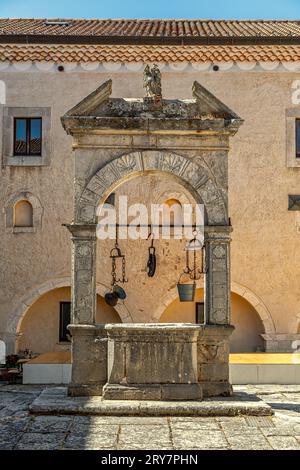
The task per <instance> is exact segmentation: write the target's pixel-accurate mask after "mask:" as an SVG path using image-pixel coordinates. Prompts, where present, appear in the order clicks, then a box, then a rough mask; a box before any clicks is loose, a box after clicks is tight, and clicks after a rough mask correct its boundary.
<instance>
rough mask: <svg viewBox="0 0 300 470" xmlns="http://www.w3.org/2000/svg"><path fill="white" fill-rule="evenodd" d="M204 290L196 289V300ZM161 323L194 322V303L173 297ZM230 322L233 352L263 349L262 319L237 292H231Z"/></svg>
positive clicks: (201, 298)
mask: <svg viewBox="0 0 300 470" xmlns="http://www.w3.org/2000/svg"><path fill="white" fill-rule="evenodd" d="M203 298H204V291H203V289H197V293H196V302H203ZM159 321H160V322H161V323H174V322H178V323H180V322H186V323H195V322H196V303H194V302H187V303H181V302H179V299H175V300H174V301H173V302H172V303H171V304H170V305H169V306H168V307H167V308H166V310H165V311H164V313H163V314H162V316H161V317H160V320H159ZM231 323H232V325H234V327H235V330H234V332H233V334H232V336H231V340H230V350H231V352H234V353H237V352H239V353H242V352H256V351H263V347H264V342H263V339H262V338H261V336H260V335H261V334H262V333H264V327H263V324H262V321H261V319H260V317H259V315H258V313H257V312H256V310H255V308H254V307H252V305H250V304H249V302H247V300H246V299H244V298H243V297H241V296H239V295H238V294H234V293H232V294H231Z"/></svg>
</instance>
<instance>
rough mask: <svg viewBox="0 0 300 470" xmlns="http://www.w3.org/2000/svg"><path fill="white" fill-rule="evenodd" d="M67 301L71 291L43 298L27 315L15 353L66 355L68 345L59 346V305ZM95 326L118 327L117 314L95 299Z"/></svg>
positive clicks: (101, 301)
mask: <svg viewBox="0 0 300 470" xmlns="http://www.w3.org/2000/svg"><path fill="white" fill-rule="evenodd" d="M68 301H70V287H61V288H59V289H54V290H52V291H50V292H47V293H46V294H44V295H42V296H41V297H40V298H39V299H38V300H37V301H36V302H35V303H34V304H33V305H32V306H31V307H30V308H29V310H28V311H27V313H26V315H25V316H24V318H23V320H22V322H21V325H20V329H19V332H20V333H21V336H20V337H19V341H18V350H19V351H20V350H24V349H30V350H31V351H33V352H34V353H45V352H49V351H66V350H69V349H70V344H69V343H60V342H59V303H60V302H68ZM96 322H97V323H121V319H120V317H119V315H118V313H117V312H116V311H115V309H114V308H113V307H110V306H108V305H107V304H106V303H105V302H104V299H103V298H102V297H100V296H99V295H98V296H97V314H96Z"/></svg>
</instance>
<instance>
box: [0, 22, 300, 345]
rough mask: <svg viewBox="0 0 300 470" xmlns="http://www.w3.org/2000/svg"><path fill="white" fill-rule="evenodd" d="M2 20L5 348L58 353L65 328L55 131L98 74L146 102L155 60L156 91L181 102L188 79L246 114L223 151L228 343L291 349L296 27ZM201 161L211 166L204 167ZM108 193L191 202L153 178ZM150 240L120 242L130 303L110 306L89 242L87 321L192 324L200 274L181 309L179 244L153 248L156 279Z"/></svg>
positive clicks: (66, 155) (298, 197)
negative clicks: (90, 305)
mask: <svg viewBox="0 0 300 470" xmlns="http://www.w3.org/2000/svg"><path fill="white" fill-rule="evenodd" d="M0 23H1V28H0V30H1V31H0V41H1V43H0V102H1V105H0V106H1V133H0V135H1V154H2V155H1V185H0V201H1V207H2V212H1V224H0V230H1V270H0V276H1V290H0V296H1V302H0V305H1V312H0V339H1V340H2V341H4V342H5V344H6V349H7V352H10V353H12V352H14V351H16V352H17V351H24V350H27V349H29V350H31V351H33V352H34V353H36V354H38V353H44V352H49V351H65V350H68V349H69V348H70V342H69V337H68V334H67V333H66V328H65V327H66V324H67V320H68V315H69V303H70V299H71V294H70V285H71V281H70V279H71V257H70V249H71V245H70V237H69V233H68V231H67V229H66V228H65V227H64V226H63V224H66V223H70V222H71V221H72V218H73V205H74V190H73V180H74V174H75V170H74V162H75V159H74V152H75V153H76V143H74V141H73V140H72V138H71V137H70V136H69V135H67V134H66V133H65V131H64V129H63V127H62V124H61V117H62V116H63V115H64V114H65V113H66V112H67V111H68V110H69V109H71V108H72V107H73V106H74V105H75V104H76V103H78V102H79V101H80V100H82V99H83V98H85V97H86V96H87V95H89V94H90V93H91V92H92V91H93V90H95V89H96V88H97V87H99V86H100V85H101V84H102V83H104V82H106V81H107V80H109V79H111V80H112V83H113V86H112V96H113V97H126V98H136V97H143V96H144V95H145V90H144V89H143V80H142V74H143V70H144V67H145V65H146V64H153V63H156V64H158V66H159V69H160V71H161V75H162V94H163V97H164V98H166V99H187V98H191V97H192V94H191V90H192V84H193V83H194V82H195V81H197V82H199V83H200V84H201V85H203V86H204V87H205V88H206V89H208V90H209V91H210V92H211V93H213V95H215V96H217V97H218V98H219V99H220V100H221V101H222V102H224V103H226V105H228V106H229V107H230V108H231V109H233V110H234V111H235V112H236V113H237V114H238V115H239V116H240V117H241V118H242V119H243V120H244V123H243V125H242V126H241V128H240V129H239V132H238V133H237V135H236V136H235V137H234V139H233V140H232V142H231V145H230V150H229V159H228V179H229V184H228V191H229V215H230V219H231V225H232V227H233V231H232V234H231V236H232V243H231V314H232V317H231V323H232V324H233V325H234V326H235V331H234V333H233V334H232V337H231V350H232V351H233V352H254V351H264V350H267V351H293V350H295V349H297V347H298V343H297V341H299V340H300V326H299V325H300V306H299V299H300V287H299V283H298V269H299V268H298V266H299V261H300V259H299V258H300V254H299V253H300V251H299V243H300V238H299V237H300V228H299V227H300V214H299V210H300V186H299V171H300V170H299V167H300V158H299V156H300V125H299V123H300V108H299V104H300V92H299V93H298V90H300V26H299V25H298V23H297V22H293V21H286V22H280V21H276V22H267V21H257V22H253V21H249V22H229V21H219V22H208V21H186V22H182V21H179V20H176V21H175V20H174V21H171V20H170V21H169V20H168V21H158V20H153V21H152V20H147V21H146V20H137V21H131V20H124V21H119V20H92V21H88V20H4V19H3V20H0ZM188 93H190V96H188ZM298 119H299V120H298ZM298 132H299V134H298ZM115 139H116V142H115V146H118V147H119V149H120V155H121V154H122V152H123V150H122V149H124V146H125V142H124V141H122V139H121V138H120V137H118V135H117V134H116V137H115ZM150 144H151V143H150ZM150 144H149V145H150ZM126 145H127V144H126ZM153 148H155V142H153ZM101 151H102V152H104V151H103V150H101ZM95 152H97V150H95V148H94V147H93V145H90V150H89V147H88V144H87V145H86V150H85V155H86V158H87V163H86V164H87V167H89V169H90V172H91V173H93V172H95V171H96V170H97V168H96V167H95V166H93V165H95V161H96V160H97V159H96V158H95ZM194 152H195V155H194V158H197V150H194ZM107 154H109V148H108V149H107ZM105 158H106V157H105V152H104V153H103V161H105ZM207 160H208V161H209V158H208V159H207ZM211 164H212V163H211ZM207 170H208V171H212V173H215V171H216V169H215V168H212V167H211V168H209V164H208V168H207ZM220 178H222V175H220ZM121 195H126V196H128V204H134V203H137V202H142V203H144V204H145V205H146V206H148V207H149V206H150V204H152V203H164V202H167V203H169V204H170V203H171V202H172V201H173V202H174V201H175V202H179V203H180V204H181V205H182V204H185V203H189V202H190V203H193V202H195V201H194V199H193V196H192V195H191V194H190V192H188V191H187V190H186V188H184V187H183V186H182V185H181V184H180V183H179V182H176V181H173V180H172V181H170V180H169V179H167V178H166V177H165V176H164V175H155V174H149V175H148V176H147V177H145V176H143V177H139V176H138V177H136V178H134V179H129V180H128V181H125V182H124V183H123V184H122V185H121V186H119V187H117V188H116V189H115V190H114V200H115V201H116V202H115V204H116V205H117V204H118V198H119V196H121ZM149 243H150V242H149V240H120V246H121V249H122V251H123V252H124V253H125V256H126V271H127V275H128V283H126V286H125V289H126V293H127V298H126V300H125V301H124V302H120V303H118V304H117V305H116V306H115V307H111V306H108V305H107V304H106V303H105V301H104V295H105V293H106V292H107V291H108V290H109V288H110V283H111V259H110V250H111V249H112V248H113V241H112V240H106V241H101V240H98V241H97V244H98V253H101V259H99V260H98V262H97V266H96V270H97V275H96V286H97V294H98V297H97V314H96V321H97V322H98V323H114V322H116V323H120V322H123V323H131V322H132V323H136V322H162V323H169V322H171V323H172V322H188V323H195V322H196V321H197V315H196V312H197V310H200V311H201V304H202V303H203V299H204V293H203V284H201V281H200V282H199V283H198V286H197V295H196V302H194V303H193V302H190V303H181V302H180V301H179V299H178V293H177V287H176V284H177V282H178V278H179V275H180V273H181V272H182V269H183V268H184V263H185V251H184V246H185V241H184V240H172V239H171V240H159V241H156V242H155V246H156V252H157V270H156V273H155V276H154V277H153V278H150V277H148V276H147V272H146V264H147V257H148V247H149Z"/></svg>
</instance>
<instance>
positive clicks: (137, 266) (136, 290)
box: [96, 174, 196, 323]
mask: <svg viewBox="0 0 300 470" xmlns="http://www.w3.org/2000/svg"><path fill="white" fill-rule="evenodd" d="M166 188H168V192H169V193H171V194H176V195H177V194H178V195H180V194H181V195H182V200H183V201H189V202H190V203H191V204H195V203H196V201H195V199H194V198H193V196H192V195H191V194H190V193H189V192H188V190H187V189H186V188H184V187H183V186H182V184H181V182H179V181H177V180H173V179H172V178H170V176H169V175H166V174H146V175H139V176H136V177H135V178H134V179H130V180H128V181H125V182H124V183H123V184H122V185H120V186H119V187H118V188H116V189H115V190H114V194H115V209H116V221H117V222H120V221H121V217H122V218H123V217H124V211H123V209H122V207H123V206H121V198H122V197H124V196H126V204H127V207H128V212H129V209H130V208H131V209H133V208H134V206H135V205H137V206H139V205H143V206H144V207H145V208H146V209H147V214H148V219H147V220H146V221H145V222H143V223H146V224H151V223H157V222H155V221H154V219H153V218H152V217H151V216H152V213H151V212H152V211H151V205H152V204H158V205H161V204H163V202H164V201H166V200H168V197H164V198H163V199H162V198H161V195H162V194H165V192H166ZM169 201H170V206H172V205H173V204H174V202H175V203H177V204H178V202H179V199H177V198H175V197H174V198H173V197H172V198H171V197H170V198H169ZM184 203H185V202H184ZM186 203H187V202H186ZM179 204H180V203H179ZM181 207H182V206H181V204H180V205H179V208H180V212H181ZM138 210H139V209H138V208H137V211H138ZM175 216H176V214H175ZM179 216H180V220H178V219H177V222H179V223H181V214H179ZM102 217H103V219H102ZM134 218H135V215H133V212H131V213H130V212H129V215H128V223H130V224H131V223H132V220H133V219H134ZM102 220H104V211H103V215H102V214H100V216H99V219H98V221H99V222H101V221H102ZM123 221H124V218H123V219H122V223H124V222H123ZM167 228H169V227H167ZM125 229H126V230H127V227H125ZM150 230H151V228H150V227H148V226H146V227H143V229H139V228H137V229H136V232H139V235H140V237H137V239H136V238H133V237H132V234H133V230H132V226H130V227H128V236H127V235H126V233H125V234H124V227H121V228H119V231H118V234H119V240H118V245H119V247H120V249H121V251H122V253H123V254H124V255H125V261H126V276H127V278H128V280H129V282H128V283H125V284H121V286H122V287H123V288H124V289H125V291H126V294H127V298H126V300H125V302H124V305H125V306H126V307H127V309H128V311H129V312H130V314H131V317H132V320H131V321H133V322H137V323H139V322H140V323H148V322H150V321H151V318H152V314H153V312H154V311H156V309H157V308H158V306H159V304H161V302H162V301H161V299H162V298H163V297H164V296H165V293H166V291H167V290H168V289H169V288H170V286H172V285H176V283H177V281H178V279H179V276H180V274H181V272H182V271H183V269H184V267H185V263H186V252H185V250H184V249H185V245H186V241H187V240H186V239H185V238H181V239H175V238H174V236H173V233H172V230H170V231H169V235H170V237H166V238H163V233H162V231H160V230H155V229H153V232H154V231H155V233H156V234H157V235H158V236H159V239H158V238H155V239H154V241H153V244H154V248H155V254H156V271H155V274H154V276H153V277H149V276H148V275H147V262H148V260H149V248H150V247H151V244H152V240H151V239H147V237H148V236H149V233H150ZM111 235H112V238H110V239H101V238H98V239H97V263H96V270H97V273H96V279H97V282H98V283H100V284H102V285H106V286H110V285H111V282H112V274H111V273H112V260H111V258H110V252H111V250H112V249H113V247H114V243H115V235H116V234H115V229H113V230H112V232H111ZM100 259H101V261H100ZM121 275H122V271H121V263H120V261H117V277H118V278H120V277H121ZM117 284H118V282H117Z"/></svg>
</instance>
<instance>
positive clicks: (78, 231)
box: [62, 223, 97, 239]
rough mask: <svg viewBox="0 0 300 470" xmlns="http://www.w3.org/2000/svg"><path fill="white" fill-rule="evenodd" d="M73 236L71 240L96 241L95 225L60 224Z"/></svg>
mask: <svg viewBox="0 0 300 470" xmlns="http://www.w3.org/2000/svg"><path fill="white" fill-rule="evenodd" d="M62 225H63V227H66V228H67V229H68V230H69V232H71V234H72V235H73V237H72V239H76V238H80V239H96V229H97V224H77V223H72V224H62Z"/></svg>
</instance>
